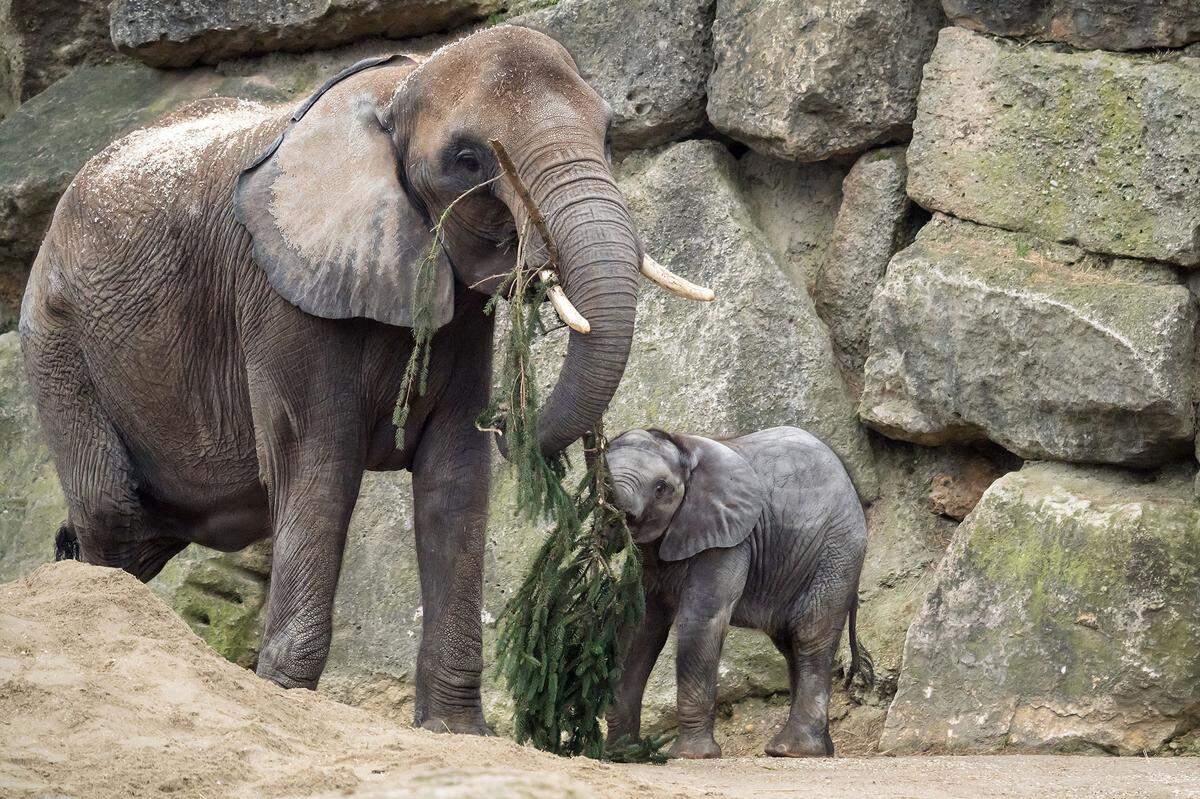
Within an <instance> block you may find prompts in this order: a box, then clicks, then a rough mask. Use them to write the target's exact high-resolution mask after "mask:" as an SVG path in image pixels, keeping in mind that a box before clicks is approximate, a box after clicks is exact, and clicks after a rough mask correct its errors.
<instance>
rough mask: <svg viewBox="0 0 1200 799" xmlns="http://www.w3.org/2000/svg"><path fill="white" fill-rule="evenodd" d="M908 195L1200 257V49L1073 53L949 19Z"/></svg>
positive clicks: (1018, 224)
mask: <svg viewBox="0 0 1200 799" xmlns="http://www.w3.org/2000/svg"><path fill="white" fill-rule="evenodd" d="M908 168H909V179H908V193H909V195H910V196H911V197H912V198H913V199H914V200H915V201H916V202H918V203H920V204H921V205H923V206H924V207H926V208H929V209H934V210H938V211H944V212H946V213H948V214H953V215H954V216H957V217H961V218H965V219H971V220H974V221H976V222H980V223H983V224H986V225H992V226H994V227H1001V228H1006V229H1008V230H1024V231H1029V232H1032V233H1036V234H1038V235H1040V236H1043V237H1045V238H1049V239H1055V240H1058V241H1067V242H1070V243H1076V244H1079V245H1080V246H1082V247H1084V248H1086V249H1089V250H1093V251H1096V252H1103V253H1112V254H1115V255H1126V256H1131V257H1135V258H1148V259H1154V260H1161V261H1170V262H1173V263H1177V264H1182V265H1185V266H1196V265H1197V264H1200V203H1197V202H1195V201H1194V198H1195V197H1196V196H1198V195H1200V57H1197V56H1195V55H1187V54H1186V51H1185V53H1184V54H1172V55H1168V56H1159V55H1140V56H1130V55H1115V54H1109V53H1099V52H1092V53H1072V52H1061V51H1060V50H1058V49H1054V48H1051V47H1047V46H1042V45H1028V46H1023V45H1019V44H1017V43H1014V42H1005V41H1002V40H998V39H993V38H990V37H987V36H981V35H979V34H975V33H971V32H970V31H967V30H964V29H962V28H955V27H951V28H946V29H945V30H943V31H942V34H941V36H940V38H939V40H938V46H937V49H936V50H935V51H934V54H933V58H932V60H931V61H930V62H929V64H928V65H927V66H926V68H925V80H924V82H923V83H922V84H921V97H920V101H919V103H918V111H917V119H916V122H915V123H914V124H913V141H912V145H911V146H910V147H909V150H908Z"/></svg>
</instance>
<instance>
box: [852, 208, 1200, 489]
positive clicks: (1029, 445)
mask: <svg viewBox="0 0 1200 799" xmlns="http://www.w3.org/2000/svg"><path fill="white" fill-rule="evenodd" d="M870 322H871V330H870V355H869V357H868V359H867V362H866V367H865V387H864V390H863V394H862V398H861V402H860V405H859V413H860V415H861V416H862V418H863V420H864V421H866V422H867V423H868V424H870V425H871V426H872V427H874V428H876V429H877V430H879V431H880V432H882V433H884V434H885V435H888V436H891V437H894V438H901V439H904V440H907V441H912V442H915V443H919V444H926V445H939V444H947V443H968V442H975V441H985V440H991V441H994V442H996V443H997V444H1000V445H1001V446H1003V447H1004V448H1006V449H1008V450H1009V451H1011V452H1013V453H1015V454H1017V455H1019V456H1021V457H1022V458H1032V459H1037V458H1053V459H1059V460H1068V461H1078V462H1085V463H1086V462H1092V463H1095V462H1099V463H1116V464H1127V465H1132V466H1152V465H1156V464H1160V463H1164V462H1169V461H1171V460H1173V459H1176V458H1179V457H1183V456H1186V455H1187V453H1189V452H1190V451H1191V449H1192V438H1193V433H1194V419H1193V407H1192V400H1193V397H1192V391H1193V383H1194V380H1195V376H1194V371H1195V370H1194V364H1193V357H1194V352H1195V341H1194V328H1195V325H1196V307H1195V302H1194V301H1193V300H1192V298H1191V296H1190V295H1189V293H1188V290H1187V289H1186V288H1185V287H1184V286H1182V285H1179V283H1178V278H1177V277H1176V276H1175V274H1174V273H1173V271H1172V270H1171V269H1169V268H1167V267H1164V266H1162V265H1160V264H1152V263H1148V262H1141V261H1134V260H1130V259H1116V260H1113V259H1107V258H1101V257H1097V256H1094V255H1090V254H1088V253H1086V252H1084V251H1083V250H1081V249H1079V248H1078V247H1071V246H1067V245H1061V244H1056V243H1053V242H1048V241H1045V240H1042V239H1039V238H1037V237H1035V236H1031V235H1029V234H1024V233H1009V232H1006V231H1001V230H997V229H994V228H988V227H983V226H980V225H975V224H972V223H970V222H963V221H958V220H954V219H951V218H947V217H942V218H935V219H934V220H933V221H932V222H931V223H930V224H928V225H926V226H925V227H924V228H922V229H921V232H920V234H919V235H918V236H917V239H916V242H915V243H914V244H913V245H912V246H910V247H908V248H907V249H905V250H903V251H901V252H900V253H898V254H897V255H896V256H895V257H894V258H893V259H892V261H891V264H890V265H889V267H888V271H887V275H886V277H885V279H884V281H883V283H882V284H881V285H880V287H879V289H878V290H877V291H876V292H875V296H874V298H873V300H872V303H871V309H870Z"/></svg>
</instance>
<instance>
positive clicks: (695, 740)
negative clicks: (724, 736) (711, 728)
mask: <svg viewBox="0 0 1200 799" xmlns="http://www.w3.org/2000/svg"><path fill="white" fill-rule="evenodd" d="M720 756H721V747H720V745H719V744H717V742H716V741H715V740H713V737H712V736H711V735H704V734H700V735H686V736H685V735H680V736H679V737H678V738H676V739H675V743H674V744H672V745H671V749H670V751H669V752H667V757H680V758H685V759H687V760H707V759H710V758H716V757H720Z"/></svg>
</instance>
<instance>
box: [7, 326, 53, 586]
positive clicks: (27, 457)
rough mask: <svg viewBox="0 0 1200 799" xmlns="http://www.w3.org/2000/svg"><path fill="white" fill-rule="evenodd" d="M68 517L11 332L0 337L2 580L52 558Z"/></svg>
mask: <svg viewBox="0 0 1200 799" xmlns="http://www.w3.org/2000/svg"><path fill="white" fill-rule="evenodd" d="M66 518H67V512H66V499H65V498H64V497H63V493H62V489H61V488H60V487H59V485H58V477H57V474H56V472H55V471H54V464H53V462H52V461H51V460H50V452H49V451H48V450H47V449H46V443H45V441H44V440H43V438H42V430H41V426H40V425H39V423H38V418H37V409H36V408H35V407H34V405H33V396H32V395H31V394H30V391H29V383H28V382H27V381H26V380H25V366H24V361H22V359H21V344H20V341H19V340H18V338H17V334H16V332H15V331H13V332H11V333H5V334H3V335H0V582H8V581H9V580H13V579H15V578H17V577H20V576H22V575H25V574H28V573H29V572H31V571H33V570H34V569H35V568H36V567H38V566H39V565H41V564H43V563H47V562H49V561H52V560H54V534H55V533H56V532H57V531H58V526H59V524H61V523H62V522H63V520H64V519H66Z"/></svg>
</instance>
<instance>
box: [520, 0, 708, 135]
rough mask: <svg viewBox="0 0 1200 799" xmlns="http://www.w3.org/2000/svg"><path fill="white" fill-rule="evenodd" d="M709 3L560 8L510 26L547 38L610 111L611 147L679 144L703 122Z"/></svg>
mask: <svg viewBox="0 0 1200 799" xmlns="http://www.w3.org/2000/svg"><path fill="white" fill-rule="evenodd" d="M714 2H715V0H665V1H664V0H627V2H625V3H622V4H621V5H620V8H619V9H616V8H614V7H613V5H612V4H611V3H608V2H603V0H559V2H557V3H555V4H553V5H552V6H551V7H549V8H546V9H542V10H538V11H534V12H532V13H530V14H526V15H522V16H518V17H514V18H511V19H509V22H511V23H512V24H514V25H523V26H525V27H529V28H534V29H535V30H539V31H542V32H543V33H545V34H547V35H549V36H551V37H553V38H554V39H556V40H557V41H559V42H560V43H562V45H563V46H564V47H566V48H567V50H569V51H570V52H571V54H572V55H573V56H574V57H575V62H576V64H578V66H579V71H580V73H581V74H582V75H583V77H584V78H585V79H586V80H587V81H588V83H590V84H591V85H592V86H593V87H594V88H595V89H596V90H597V91H598V92H599V93H600V95H601V96H602V97H603V98H604V99H605V100H607V101H608V104H609V105H610V106H612V109H613V130H612V135H613V146H614V147H617V148H619V149H626V150H628V149H633V148H637V147H648V146H650V145H654V144H661V143H662V142H666V141H671V140H674V139H680V138H683V137H685V136H687V135H689V134H691V133H694V132H695V131H697V130H698V129H699V128H700V127H701V126H702V125H703V124H704V122H705V117H704V99H705V82H706V81H707V80H708V75H709V73H710V72H712V50H711V47H710V38H711V33H710V30H711V26H712V19H713V6H714Z"/></svg>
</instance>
